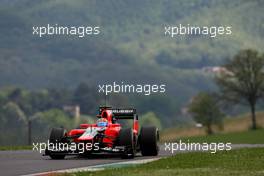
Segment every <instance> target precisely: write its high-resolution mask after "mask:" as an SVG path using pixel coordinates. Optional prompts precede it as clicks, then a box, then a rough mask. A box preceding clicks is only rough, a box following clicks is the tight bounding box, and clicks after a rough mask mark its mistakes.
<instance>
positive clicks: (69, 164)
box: [0, 144, 264, 176]
mask: <svg viewBox="0 0 264 176" xmlns="http://www.w3.org/2000/svg"><path fill="white" fill-rule="evenodd" d="M241 147H264V146H263V144H262V145H261V144H257V145H250V144H238V145H232V148H241ZM160 148H161V149H160V154H159V156H158V157H166V156H170V155H172V154H171V153H170V152H168V151H167V152H166V151H165V150H164V146H161V147H160ZM149 158H155V157H142V156H141V155H140V154H138V156H136V157H135V158H134V159H133V160H142V159H149ZM130 160H131V159H130ZM122 161H129V159H121V158H120V156H113V155H96V156H93V157H90V158H83V157H78V156H67V157H66V158H65V159H64V160H51V159H50V158H49V157H47V156H42V155H41V154H40V153H39V152H37V151H31V150H20V151H0V171H1V175H5V176H9V175H12V176H14V175H27V174H36V173H41V172H48V171H56V170H63V169H71V168H79V167H87V166H95V165H101V164H109V163H117V162H122Z"/></svg>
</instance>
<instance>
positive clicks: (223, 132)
mask: <svg viewBox="0 0 264 176" xmlns="http://www.w3.org/2000/svg"><path fill="white" fill-rule="evenodd" d="M256 116H257V123H258V127H259V128H260V129H258V130H256V131H254V130H252V131H249V129H250V127H251V118H250V114H249V113H246V114H242V115H240V116H237V117H233V118H226V119H225V120H224V124H223V129H220V130H219V129H218V128H217V127H214V130H215V133H216V134H214V135H210V136H207V135H206V133H205V131H204V129H203V128H197V127H194V125H193V126H189V127H183V128H170V129H165V130H164V131H162V133H161V141H163V142H167V141H177V140H180V139H181V140H183V141H187V140H189V141H193V142H197V141H198V142H203V141H208V142H212V141H213V142H228V141H229V142H230V141H232V142H233V143H256V144H257V143H264V138H263V134H264V129H263V128H264V112H257V114H256Z"/></svg>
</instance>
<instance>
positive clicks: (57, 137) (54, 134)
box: [49, 128, 66, 159]
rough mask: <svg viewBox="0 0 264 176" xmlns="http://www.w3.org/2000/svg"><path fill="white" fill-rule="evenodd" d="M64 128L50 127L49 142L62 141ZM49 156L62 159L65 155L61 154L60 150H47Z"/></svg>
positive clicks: (56, 142)
mask: <svg viewBox="0 0 264 176" xmlns="http://www.w3.org/2000/svg"><path fill="white" fill-rule="evenodd" d="M65 133H66V130H65V129H64V128H52V130H51V133H50V138H49V142H50V143H52V144H53V145H56V144H59V143H63V142H64V141H63V139H64V135H65ZM49 156H50V157H51V159H64V158H65V155H64V154H61V153H60V152H51V151H50V152H49Z"/></svg>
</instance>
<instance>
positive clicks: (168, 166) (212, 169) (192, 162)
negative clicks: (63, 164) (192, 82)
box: [62, 148, 264, 176]
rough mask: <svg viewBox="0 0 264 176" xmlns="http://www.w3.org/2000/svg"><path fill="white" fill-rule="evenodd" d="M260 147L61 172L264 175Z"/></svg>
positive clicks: (119, 175)
mask: <svg viewBox="0 0 264 176" xmlns="http://www.w3.org/2000/svg"><path fill="white" fill-rule="evenodd" d="M263 163H264V148H250V149H239V150H232V151H224V152H217V153H215V154H211V153H207V152H192V153H181V154H177V155H175V156H173V157H169V158H164V159H160V160H158V161H154V162H152V163H147V164H142V165H138V166H131V167H125V168H111V169H106V170H103V171H96V172H79V173H72V174H62V175H65V176H68V175H74V176H84V175H89V176H123V175H126V176H138V175H140V176H146V175H151V176H164V175H166V176H170V175H182V176H202V175H213V176H226V175H233V176H241V175H243V176H247V175H250V176H260V175H264V164H263Z"/></svg>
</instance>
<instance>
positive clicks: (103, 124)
mask: <svg viewBox="0 0 264 176" xmlns="http://www.w3.org/2000/svg"><path fill="white" fill-rule="evenodd" d="M96 124H97V126H98V127H106V126H107V125H108V121H107V119H105V118H100V119H98V120H97V122H96Z"/></svg>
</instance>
